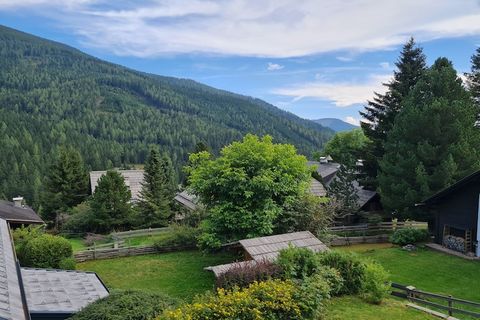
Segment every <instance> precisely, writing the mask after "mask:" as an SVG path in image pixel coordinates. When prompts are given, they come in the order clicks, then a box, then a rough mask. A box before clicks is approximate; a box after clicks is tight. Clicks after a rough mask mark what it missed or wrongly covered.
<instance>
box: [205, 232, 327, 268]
mask: <svg viewBox="0 0 480 320" xmlns="http://www.w3.org/2000/svg"><path fill="white" fill-rule="evenodd" d="M239 244H240V246H241V247H242V250H243V252H244V256H245V261H241V262H234V263H229V264H222V265H218V266H213V267H207V268H205V270H208V271H212V272H213V273H214V274H215V277H218V276H220V275H222V274H223V273H225V272H227V271H228V270H230V268H232V267H235V266H237V265H239V264H240V265H255V264H256V263H258V262H262V261H275V259H276V258H277V256H278V254H279V253H280V251H281V250H282V249H286V248H288V246H294V247H297V248H308V249H310V250H312V251H314V252H323V251H326V250H329V249H328V247H327V246H326V245H325V244H323V242H321V241H320V240H318V239H317V238H316V237H315V236H314V235H313V234H312V233H311V232H310V231H300V232H292V233H285V234H278V235H274V236H267V237H259V238H252V239H244V240H240V241H239Z"/></svg>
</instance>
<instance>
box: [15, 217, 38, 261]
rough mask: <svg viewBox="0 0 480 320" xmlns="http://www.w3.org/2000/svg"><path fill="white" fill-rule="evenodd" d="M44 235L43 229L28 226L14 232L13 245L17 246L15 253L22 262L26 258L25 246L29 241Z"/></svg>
mask: <svg viewBox="0 0 480 320" xmlns="http://www.w3.org/2000/svg"><path fill="white" fill-rule="evenodd" d="M43 234H44V231H43V228H42V227H34V226H28V227H24V226H23V225H22V226H21V227H20V228H17V229H15V230H13V232H12V238H13V243H14V244H15V252H16V254H17V257H18V259H19V260H20V261H23V260H24V256H25V245H26V244H27V243H28V241H30V240H32V239H35V238H38V237H40V236H41V235H43Z"/></svg>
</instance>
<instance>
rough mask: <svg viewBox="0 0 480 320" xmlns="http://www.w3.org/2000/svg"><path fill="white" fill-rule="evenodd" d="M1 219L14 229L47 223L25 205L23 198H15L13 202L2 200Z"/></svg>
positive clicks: (0, 202)
mask: <svg viewBox="0 0 480 320" xmlns="http://www.w3.org/2000/svg"><path fill="white" fill-rule="evenodd" d="M0 219H3V220H5V221H7V222H8V223H9V224H10V226H12V227H17V226H20V225H28V224H44V223H45V222H44V221H43V220H42V218H40V217H39V216H38V214H37V213H36V212H35V211H34V210H33V209H32V208H30V207H29V206H26V205H25V204H23V198H22V197H16V198H13V202H10V201H4V200H0Z"/></svg>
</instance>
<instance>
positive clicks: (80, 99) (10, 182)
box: [0, 26, 333, 204]
mask: <svg viewBox="0 0 480 320" xmlns="http://www.w3.org/2000/svg"><path fill="white" fill-rule="evenodd" d="M0 70H2V71H1V72H0V151H1V152H0V177H2V179H0V198H11V197H12V196H16V195H23V196H25V197H26V199H27V200H28V202H29V203H30V204H31V203H32V202H35V201H37V200H38V198H39V190H40V189H41V186H42V184H43V182H44V181H45V174H46V173H47V172H48V165H49V164H50V163H51V162H52V159H53V157H54V153H55V149H56V147H58V146H60V145H72V146H74V147H75V148H77V149H78V150H79V151H80V153H81V154H82V156H83V157H84V159H85V163H86V164H87V166H88V168H89V169H92V170H104V169H106V168H112V167H120V166H122V165H123V164H133V163H143V162H144V161H145V157H146V154H147V152H148V149H149V145H152V144H155V145H158V146H160V148H161V150H162V152H165V153H168V154H169V155H170V156H171V158H172V160H173V163H174V165H175V166H176V169H177V173H178V174H179V175H180V173H181V170H182V166H183V165H184V164H185V161H186V159H187V157H188V154H189V153H190V152H192V151H193V150H194V149H195V145H196V144H197V143H198V142H204V143H206V144H207V145H208V146H209V147H210V148H211V149H212V150H213V152H218V151H219V150H220V148H221V147H223V146H224V145H226V144H229V143H231V142H232V141H234V140H239V139H241V138H242V137H243V136H244V135H245V134H247V133H254V134H257V135H266V134H269V135H271V136H273V138H274V141H275V142H282V143H291V144H293V145H295V146H296V147H297V149H298V151H299V152H300V153H303V154H305V155H307V156H308V155H310V154H312V153H313V152H314V151H316V150H319V149H321V148H322V147H323V145H324V144H325V143H326V141H328V140H329V139H330V138H331V137H332V135H333V131H332V130H331V129H328V128H325V127H323V126H321V125H320V124H317V123H314V122H311V121H309V120H305V119H301V118H300V117H298V116H296V115H294V114H292V113H289V112H286V111H283V110H280V109H278V108H276V107H275V106H273V105H271V104H268V103H267V102H265V101H262V100H260V99H255V98H252V97H247V96H242V95H239V94H234V93H231V92H227V91H223V90H218V89H215V88H212V87H209V86H206V85H203V84H200V83H198V82H195V81H193V80H186V79H177V78H172V77H164V76H159V75H152V74H147V73H144V72H138V71H135V70H132V69H128V68H126V67H123V66H120V65H116V64H113V63H109V62H106V61H102V60H100V59H97V58H95V57H92V56H89V55H87V54H85V53H82V52H81V51H79V50H77V49H74V48H71V47H69V46H67V45H64V44H61V43H58V42H54V41H50V40H46V39H42V38H39V37H36V36H33V35H29V34H27V33H23V32H20V31H17V30H14V29H11V28H8V27H3V26H0Z"/></svg>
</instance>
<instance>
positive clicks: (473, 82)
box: [465, 48, 480, 106]
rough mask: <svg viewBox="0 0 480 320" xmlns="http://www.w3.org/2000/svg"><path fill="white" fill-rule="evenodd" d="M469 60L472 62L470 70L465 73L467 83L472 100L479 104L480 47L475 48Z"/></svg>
mask: <svg viewBox="0 0 480 320" xmlns="http://www.w3.org/2000/svg"><path fill="white" fill-rule="evenodd" d="M470 61H471V62H472V67H471V72H470V73H466V74H465V75H466V77H467V85H468V89H469V90H470V93H471V95H472V97H473V98H474V101H475V102H476V103H477V105H478V106H480V48H477V51H476V52H475V54H474V55H473V56H472V58H471V60H470Z"/></svg>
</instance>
